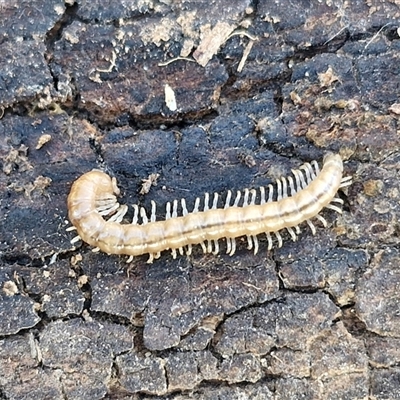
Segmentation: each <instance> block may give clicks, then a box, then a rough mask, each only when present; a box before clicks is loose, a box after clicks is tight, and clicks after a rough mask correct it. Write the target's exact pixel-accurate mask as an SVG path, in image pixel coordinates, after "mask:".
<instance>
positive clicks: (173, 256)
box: [171, 249, 176, 260]
mask: <svg viewBox="0 0 400 400" xmlns="http://www.w3.org/2000/svg"><path fill="white" fill-rule="evenodd" d="M171 254H172V258H173V259H174V260H175V258H176V249H172V250H171Z"/></svg>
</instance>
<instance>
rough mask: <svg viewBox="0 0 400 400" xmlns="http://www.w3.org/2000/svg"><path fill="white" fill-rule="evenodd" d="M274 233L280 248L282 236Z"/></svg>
mask: <svg viewBox="0 0 400 400" xmlns="http://www.w3.org/2000/svg"><path fill="white" fill-rule="evenodd" d="M274 233H275V236H276V238H277V239H278V247H279V248H281V247H282V244H283V241H282V236H281V234H280V233H279V232H274Z"/></svg>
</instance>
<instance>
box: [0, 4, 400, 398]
mask: <svg viewBox="0 0 400 400" xmlns="http://www.w3.org/2000/svg"><path fill="white" fill-rule="evenodd" d="M399 27H400V5H399V3H398V1H396V0H393V1H383V2H382V1H378V0H376V1H375V0H373V1H368V2H363V1H354V2H353V1H352V2H343V1H336V0H333V1H326V2H309V1H299V2H297V3H293V2H290V1H286V0H281V1H275V2H269V1H258V2H251V1H249V0H235V1H225V0H215V1H211V2H209V1H207V2H205V1H201V2H199V1H191V0H187V1H161V2H154V1H152V0H136V1H135V0H132V1H130V2H128V1H127V2H125V1H123V2H115V1H107V2H104V1H91V2H89V1H84V0H78V1H77V2H72V1H66V2H65V3H64V2H60V1H57V0H52V1H47V0H35V1H30V2H25V1H16V0H11V1H8V2H3V3H2V2H1V1H0V117H1V119H0V170H1V171H0V216H1V220H0V399H7V400H11V399H15V400H17V399H35V400H39V399H132V400H139V399H150V398H151V399H155V398H157V399H174V400H184V399H210V400H211V399H220V400H228V399H237V400H239V399H254V400H255V399H271V400H272V399H274V400H278V399H291V400H292V399H304V398H306V399H367V398H370V399H400V395H399V393H400V384H399V381H400V369H399V365H400V351H399V346H400V317H399V315H400V291H399V287H400V253H399V250H398V246H399V244H400V238H399V223H398V220H399V218H400V186H399V183H398V182H399V181H398V175H399V170H400V135H399V132H400V127H399V115H400V99H399V97H400V39H399V34H400V28H399ZM327 151H333V152H338V153H340V154H341V155H342V157H343V158H344V159H345V160H346V162H345V174H346V175H352V176H353V181H354V183H353V185H352V186H351V187H350V188H349V189H348V190H346V191H345V193H344V194H343V195H342V197H343V198H344V199H345V206H344V209H345V211H344V213H343V215H341V216H338V215H336V214H335V213H334V212H332V211H325V212H323V215H324V217H325V218H326V219H327V220H328V222H329V226H328V227H327V228H325V229H324V228H322V226H318V229H317V234H316V235H315V236H313V235H312V234H311V232H310V230H309V228H308V227H307V226H303V225H302V227H301V228H302V233H301V235H300V237H299V240H298V241H297V242H291V241H290V236H289V235H283V236H284V246H283V247H282V248H280V249H276V248H275V249H273V251H271V252H267V245H266V242H265V240H262V241H261V244H260V251H259V253H258V254H257V255H254V254H253V253H252V252H251V251H248V250H247V249H246V245H247V243H245V241H244V240H238V250H237V251H236V253H235V254H234V256H232V257H229V256H227V255H225V254H224V253H225V245H224V244H223V243H221V251H220V253H219V254H218V255H212V254H207V255H203V254H202V251H201V247H200V246H196V248H195V250H194V253H193V254H192V255H191V256H186V255H183V256H178V257H177V259H175V260H174V259H173V258H172V257H171V255H170V253H169V252H163V253H162V256H161V258H160V259H159V260H156V261H155V262H154V263H153V264H151V265H148V264H146V260H147V256H141V257H135V258H134V260H133V261H132V263H131V264H126V258H127V257H122V256H121V257H119V256H116V255H106V254H104V253H93V252H92V251H91V249H90V247H89V246H87V245H85V244H81V243H78V245H76V246H73V245H71V243H70V240H71V239H72V238H73V233H71V232H66V228H67V227H68V221H67V208H66V198H67V196H68V193H69V190H70V187H71V184H72V182H73V181H74V180H75V179H77V178H78V177H79V176H80V175H81V174H83V173H85V172H88V171H90V170H91V169H93V168H101V169H103V170H105V171H106V172H107V173H109V174H110V175H112V176H115V177H116V178H117V181H118V184H119V187H120V188H121V192H122V196H121V199H120V202H121V203H123V204H128V205H131V204H140V205H141V206H143V207H145V208H146V209H148V210H149V209H150V202H151V201H152V200H155V201H156V203H157V206H158V210H157V216H158V217H159V218H161V219H162V218H163V217H164V214H165V213H164V210H165V208H164V207H165V203H166V202H167V201H172V200H174V199H180V198H185V199H186V201H187V203H188V208H189V209H192V207H193V204H194V201H195V199H196V197H203V194H204V193H205V192H208V193H211V194H212V193H214V192H218V193H221V194H224V193H225V194H226V192H227V190H228V189H230V190H232V191H235V190H242V189H244V188H246V187H249V188H251V187H258V186H260V185H267V184H269V183H271V182H273V181H274V180H275V179H277V178H279V177H280V176H282V175H288V174H289V173H290V170H291V168H296V167H298V166H300V165H301V164H302V163H303V162H305V161H310V160H313V159H316V160H319V161H320V160H322V157H323V155H324V154H325V153H326V152H327ZM152 174H158V175H159V176H158V178H157V182H156V185H150V186H148V187H147V188H146V190H144V191H143V190H141V189H142V186H143V184H144V180H149V179H151V178H150V177H151V176H152ZM128 217H129V218H131V217H132V209H130V212H129V213H128ZM221 242H222V241H221Z"/></svg>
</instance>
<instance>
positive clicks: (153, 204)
mask: <svg viewBox="0 0 400 400" xmlns="http://www.w3.org/2000/svg"><path fill="white" fill-rule="evenodd" d="M155 220H156V202H155V201H154V200H152V201H151V215H150V222H154V221H155Z"/></svg>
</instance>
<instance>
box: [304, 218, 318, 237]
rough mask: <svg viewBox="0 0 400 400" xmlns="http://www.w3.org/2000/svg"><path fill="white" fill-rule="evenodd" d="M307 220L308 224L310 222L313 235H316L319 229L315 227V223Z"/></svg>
mask: <svg viewBox="0 0 400 400" xmlns="http://www.w3.org/2000/svg"><path fill="white" fill-rule="evenodd" d="M306 222H307V224H308V226H309V227H310V229H311V233H312V234H313V235H315V234H316V233H317V230H316V229H315V225H314V224H313V223H312V222H311V221H310V220H308V219H307V220H306Z"/></svg>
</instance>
